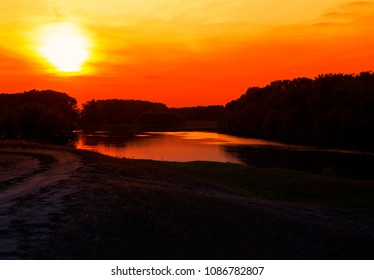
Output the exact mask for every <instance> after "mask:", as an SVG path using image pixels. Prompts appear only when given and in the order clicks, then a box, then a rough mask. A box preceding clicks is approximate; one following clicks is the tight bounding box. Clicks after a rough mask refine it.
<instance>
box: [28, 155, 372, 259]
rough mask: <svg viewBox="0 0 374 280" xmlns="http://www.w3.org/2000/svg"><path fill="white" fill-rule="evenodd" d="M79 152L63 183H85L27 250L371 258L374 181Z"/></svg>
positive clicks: (98, 255) (55, 255)
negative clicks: (43, 238)
mask: <svg viewBox="0 0 374 280" xmlns="http://www.w3.org/2000/svg"><path fill="white" fill-rule="evenodd" d="M71 152H73V153H76V154H78V155H79V156H80V157H81V158H82V161H83V164H84V167H83V168H82V169H81V170H80V171H79V173H77V174H76V175H75V177H74V178H73V179H71V180H69V181H67V182H63V183H61V184H60V185H59V187H65V188H69V187H70V186H71V185H75V186H76V185H78V186H79V191H77V192H76V193H74V194H70V195H67V196H66V197H65V198H64V201H65V202H64V203H65V208H64V209H65V210H64V211H63V213H57V214H56V215H54V216H53V217H52V218H53V219H51V225H50V228H51V240H50V242H47V243H45V244H37V243H35V244H31V245H30V244H29V245H28V247H27V248H26V249H25V250H24V251H23V252H22V255H21V257H22V258H33V259H34V258H42V259H51V258H52V259H59V258H62V259H362V258H369V259H372V258H373V253H372V252H373V249H374V236H373V231H374V222H373V220H374V219H373V203H372V202H373V201H374V200H373V197H374V196H373V194H374V187H373V186H374V183H373V182H370V181H366V182H361V181H353V180H344V179H338V178H333V177H323V176H317V175H312V174H309V173H302V172H294V171H289V170H282V169H261V168H253V167H248V166H242V165H236V164H227V163H212V162H191V163H172V162H157V161H145V160H126V159H116V158H111V157H107V156H103V155H100V154H96V153H92V152H87V151H77V150H71Z"/></svg>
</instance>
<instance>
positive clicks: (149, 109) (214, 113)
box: [81, 99, 224, 127]
mask: <svg viewBox="0 0 374 280" xmlns="http://www.w3.org/2000/svg"><path fill="white" fill-rule="evenodd" d="M223 110H224V107H223V106H207V107H203V106H198V107H187V108H168V107H167V106H166V105H165V104H162V103H153V102H149V101H140V100H121V99H106V100H91V101H88V102H86V103H84V104H83V109H82V112H81V124H82V125H83V126H98V125H99V126H103V125H104V126H105V125H128V124H141V125H145V126H161V127H165V126H166V127H170V126H177V125H181V124H182V123H183V122H185V121H217V120H218V118H219V116H220V115H221V114H222V112H223Z"/></svg>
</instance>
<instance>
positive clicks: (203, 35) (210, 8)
mask: <svg viewBox="0 0 374 280" xmlns="http://www.w3.org/2000/svg"><path fill="white" fill-rule="evenodd" d="M0 7H1V17H0V85H1V86H0V92H22V91H26V90H30V89H40V90H41V89H53V90H57V91H63V92H66V93H68V94H69V95H71V96H73V97H75V98H76V99H77V100H78V102H79V103H82V102H85V101H87V100H89V99H92V98H95V99H106V98H123V99H140V100H150V101H157V102H162V103H165V104H167V105H168V106H176V107H181V106H196V105H209V104H225V103H226V102H228V101H230V100H232V99H236V98H238V97H239V96H240V95H241V94H243V93H244V92H245V91H246V89H247V88H248V87H249V86H264V85H266V84H268V83H269V82H271V81H273V80H279V79H291V78H295V77H300V76H306V77H311V78H313V77H315V76H316V75H318V74H322V73H336V72H339V73H358V72H361V71H368V70H374V69H373V68H374V67H373V64H374V29H373V28H372V26H373V24H374V1H361V2H350V1H343V0H328V1H316V0H313V1H312V0H288V1H280V0H253V1H248V0H189V1H185V0H136V1H135V0H106V1H104V0H102V1H92V0H79V1H76V0H64V1H47V0H32V1H28V0H15V1H9V0H0ZM56 26H58V28H56ZM64 29H66V30H68V31H66V30H65V31H64ZM70 29H71V30H72V31H69V30H70ZM60 32H62V33H64V32H65V33H69V32H70V33H71V34H73V36H74V38H75V39H74V40H71V41H69V39H66V40H65V37H64V38H63V39H61V40H60V38H61V36H60V35H58V34H59V33H60ZM70 33H69V34H70ZM53 34H54V35H55V34H57V36H60V37H57V38H58V39H55V41H57V42H58V44H60V41H61V42H64V41H67V42H66V45H65V46H64V47H63V48H62V50H61V49H58V48H57V49H53V48H54V47H53V46H52V47H51V46H50V45H51V44H52V43H53V42H52V43H51V40H52V39H51V38H52V37H53V36H54V35H53ZM61 44H64V43H61ZM69 44H72V45H78V44H81V45H83V47H82V48H83V49H84V51H85V52H86V53H85V55H86V56H87V60H85V61H84V62H82V64H76V65H75V66H76V67H75V66H74V67H70V68H69V67H65V68H64V67H63V66H58V65H56V64H54V63H55V62H51V60H52V61H57V64H58V63H60V64H61V63H64V62H65V61H66V60H68V59H72V60H76V59H78V60H79V58H75V54H74V46H72V48H70V46H69ZM46 49H47V50H46ZM43 50H44V52H43ZM46 53H48V54H46ZM67 55H69V57H68V56H67ZM79 55H80V52H79V50H78V51H77V56H79ZM86 56H83V57H85V59H86ZM51 57H52V58H51ZM82 61H83V58H82ZM78 62H79V61H78ZM73 63H74V61H73ZM77 65H78V66H77ZM80 66H81V68H79V67H80ZM78 68H79V70H74V71H72V72H64V71H65V70H66V69H70V70H71V69H78ZM64 69H65V70H64ZM70 70H69V71H70Z"/></svg>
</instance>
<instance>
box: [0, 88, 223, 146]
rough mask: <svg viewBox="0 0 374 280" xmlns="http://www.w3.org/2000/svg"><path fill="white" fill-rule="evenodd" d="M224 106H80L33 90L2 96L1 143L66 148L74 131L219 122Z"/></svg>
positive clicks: (93, 103) (132, 103) (104, 102)
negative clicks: (11, 141) (20, 141)
mask: <svg viewBox="0 0 374 280" xmlns="http://www.w3.org/2000/svg"><path fill="white" fill-rule="evenodd" d="M223 109H224V107H223V106H206V107H204V106H198V107H188V108H168V107H167V106H166V105H165V104H162V103H155V102H149V101H141V100H121V99H106V100H90V101H88V102H86V103H84V104H83V105H82V109H79V108H78V106H77V101H76V99H74V98H73V97H71V96H69V95H67V94H66V93H62V92H56V91H52V90H44V91H38V90H31V91H27V92H23V93H14V94H6V93H4V94H0V139H26V140H34V141H41V142H53V143H58V144H65V143H67V142H68V141H69V140H71V138H72V137H73V136H74V134H73V131H74V130H75V129H79V128H84V127H92V128H97V127H105V126H120V127H121V126H127V127H128V125H132V126H153V127H154V126H157V127H162V128H170V127H178V126H179V127H180V125H181V124H183V123H184V122H185V121H190V120H201V121H206V120H213V121H217V120H218V117H219V115H220V113H221V112H222V111H223Z"/></svg>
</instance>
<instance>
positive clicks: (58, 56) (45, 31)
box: [38, 23, 90, 73]
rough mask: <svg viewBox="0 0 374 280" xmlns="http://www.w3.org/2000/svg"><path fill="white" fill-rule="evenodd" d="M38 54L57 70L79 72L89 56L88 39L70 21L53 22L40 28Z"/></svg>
mask: <svg viewBox="0 0 374 280" xmlns="http://www.w3.org/2000/svg"><path fill="white" fill-rule="evenodd" d="M41 36H42V37H41V42H40V46H39V48H38V50H39V53H40V55H41V56H42V57H43V58H45V59H46V60H47V61H48V62H49V63H50V64H52V65H53V66H54V67H55V68H56V70H57V71H59V72H67V73H71V72H80V71H82V66H83V64H84V62H86V61H87V60H88V58H89V55H90V51H89V40H88V39H87V37H85V36H84V35H83V33H82V32H81V31H80V29H79V28H78V27H77V26H75V25H73V24H70V23H59V24H53V25H49V26H46V27H43V28H42V35H41Z"/></svg>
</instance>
